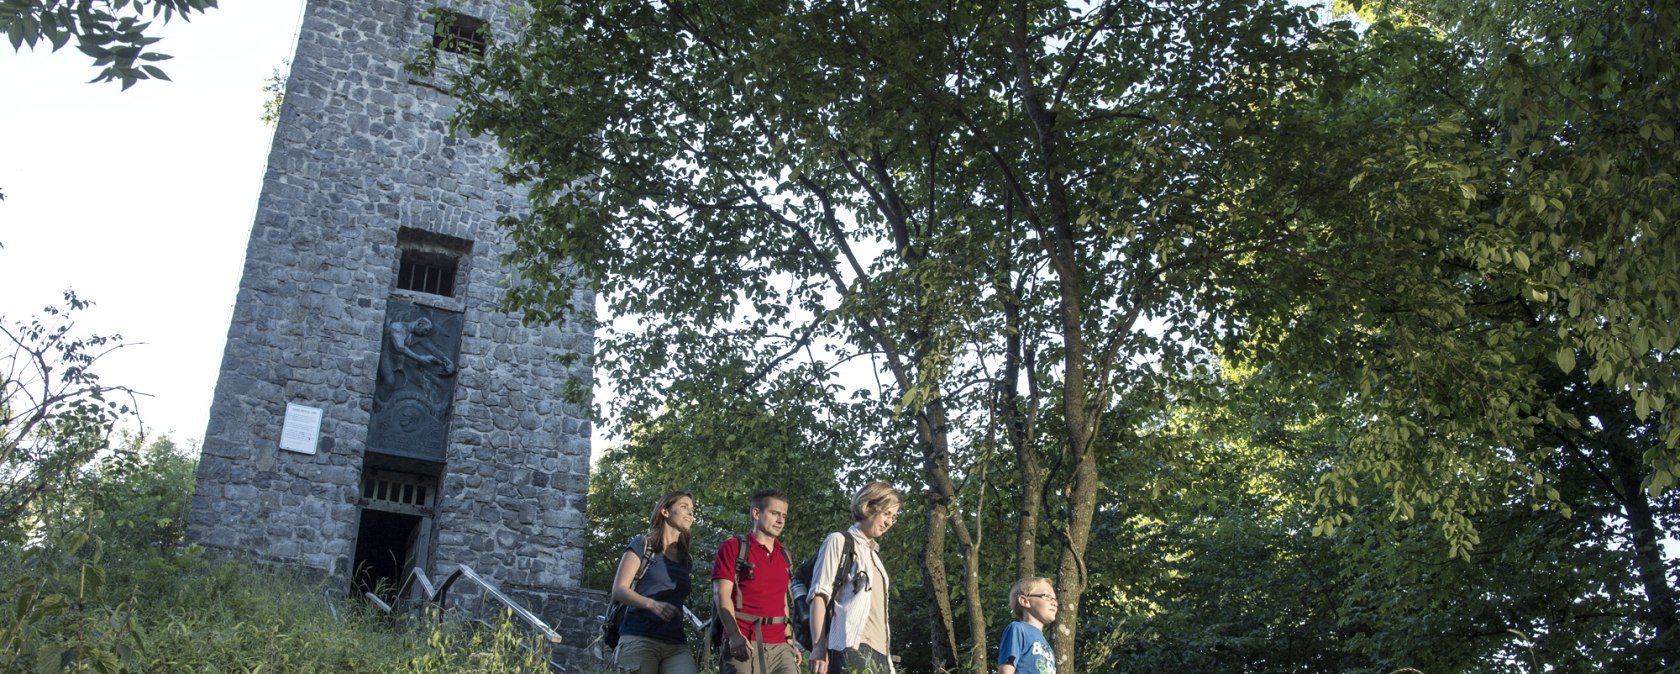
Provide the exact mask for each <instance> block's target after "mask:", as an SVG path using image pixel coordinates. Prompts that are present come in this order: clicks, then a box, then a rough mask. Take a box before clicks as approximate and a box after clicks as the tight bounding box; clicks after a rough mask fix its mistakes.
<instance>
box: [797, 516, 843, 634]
mask: <svg viewBox="0 0 1680 674" xmlns="http://www.w3.org/2000/svg"><path fill="white" fill-rule="evenodd" d="M840 537H841V538H842V539H844V540H845V541H846V547H844V548H842V549H841V551H840V566H839V568H837V569H835V571H834V587H831V588H829V589H828V610H827V611H826V613H827V614H828V615H827V618H828V620H825V621H824V622H823V624H824V625H828V624H829V621H831V620H833V619H834V604H835V602H836V600H838V599H839V598H840V586H841V585H842V584H844V583H845V582H846V577H847V576H849V575H851V574H850V573H849V572H848V571H847V569H849V568H852V567H853V566H856V565H857V550H856V549H855V548H854V547H853V543H852V534H851V532H848V531H842V532H840ZM820 554H822V550H821V549H820V548H819V549H818V550H817V552H816V553H814V554H812V555H811V556H810V557H807V558H805V561H804V562H802V563H801V564H800V565H799V568H798V569H796V570H795V571H794V572H793V582H792V584H791V589H792V591H793V615H791V616H789V617H788V618H789V620H790V621H792V623H793V638H794V639H796V640H798V641H799V647H800V648H803V649H805V652H807V653H809V652H810V651H811V647H812V645H813V644H812V643H811V579H812V578H814V577H815V576H816V575H817V556H818V555H820Z"/></svg>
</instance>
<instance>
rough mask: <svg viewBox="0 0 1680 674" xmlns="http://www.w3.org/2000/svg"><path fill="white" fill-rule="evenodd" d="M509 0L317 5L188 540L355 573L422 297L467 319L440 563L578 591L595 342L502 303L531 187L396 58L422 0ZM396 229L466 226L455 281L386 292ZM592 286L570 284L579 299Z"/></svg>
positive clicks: (230, 345)
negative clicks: (384, 401)
mask: <svg viewBox="0 0 1680 674" xmlns="http://www.w3.org/2000/svg"><path fill="white" fill-rule="evenodd" d="M507 4H510V3H506V2H490V1H477V2H456V3H450V2H447V1H444V2H436V1H434V0H427V1H424V2H412V1H403V0H354V1H351V0H311V1H310V2H309V3H308V8H307V10H306V13H305V16H304V21H303V27H302V31H301V35H300V38H299V43H298V48H297V54H296V56H295V58H294V59H293V61H292V72H291V75H290V78H289V80H288V82H287V89H286V98H285V105H284V108H283V110H282V113H281V118H280V122H279V125H278V129H277V131H276V134H275V138H274V141H273V146H272V148H271V150H270V154H269V161H268V169H267V173H266V176H265V178H264V184H263V191H262V196H261V198H260V201H259V203H258V206H257V213H256V217H255V221H254V223H253V225H252V228H251V239H250V245H249V248H248V249H247V252H246V260H245V268H244V274H243V278H242V280H241V281H240V287H239V293H238V298H237V301H236V302H237V303H236V305H235V308H234V312H233V319H232V322H231V325H230V326H229V328H228V340H227V346H226V350H225V352H224V354H223V359H222V367H221V374H220V379H219V381H218V382H217V386H216V393H215V397H214V400H213V403H212V406H211V412H210V423H209V427H208V428H207V430H206V434H205V439H204V445H203V453H202V458H201V460H200V463H199V475H198V491H197V493H196V494H195V495H194V497H193V503H192V511H191V516H190V519H189V525H188V526H189V535H190V536H191V538H192V539H193V540H196V541H198V542H200V543H202V544H204V545H206V546H208V547H210V548H212V549H213V550H216V551H220V552H222V553H225V554H239V555H246V556H252V557H256V558H258V559H263V560H269V561H276V562H282V563H286V564H290V565H296V566H301V567H303V568H306V569H311V570H315V571H319V572H322V573H325V574H328V575H329V576H332V577H337V578H347V577H348V574H349V573H350V572H351V569H350V565H351V561H352V557H353V555H354V551H355V539H356V535H357V527H358V521H359V519H358V518H359V517H360V510H359V506H358V499H359V498H360V493H359V480H360V476H361V472H362V467H363V465H364V458H365V457H364V447H363V445H364V443H365V441H366V438H367V436H368V424H369V419H370V410H371V399H372V396H373V393H374V385H375V378H376V371H377V368H378V362H379V356H380V349H381V344H382V339H383V332H382V331H383V321H384V319H385V317H386V307H387V303H388V302H389V301H393V300H400V301H412V302H418V303H429V304H430V305H431V306H435V307H437V308H442V309H448V310H452V311H459V312H461V314H462V316H463V318H464V328H463V330H462V334H461V343H460V354H459V367H460V369H459V373H458V375H457V376H458V381H457V382H456V389H455V394H454V402H453V410H452V414H453V416H452V419H453V420H452V423H451V425H450V430H449V434H448V442H447V448H446V450H445V451H446V464H447V465H446V470H445V472H444V475H443V477H442V482H441V489H440V494H439V498H438V504H437V509H436V513H435V516H434V519H433V525H432V532H433V541H432V545H431V555H430V557H431V569H429V571H430V572H431V575H432V576H433V577H434V578H436V577H439V576H441V575H443V574H445V573H448V572H449V571H450V570H452V569H453V568H454V567H455V566H456V565H459V564H466V565H470V566H471V567H473V569H475V570H476V571H478V572H479V573H480V574H482V575H484V576H485V577H486V578H488V579H490V580H492V581H493V582H496V583H498V584H502V585H504V586H509V587H513V588H518V589H520V590H521V591H522V592H523V593H525V594H526V595H527V596H530V597H533V598H535V600H537V601H544V599H543V598H544V597H548V596H550V595H551V594H553V593H564V592H565V591H566V590H569V589H571V588H576V586H577V582H578V577H579V574H580V573H581V569H582V554H583V544H584V543H583V527H584V512H585V497H586V494H587V486H588V471H589V440H590V427H589V423H588V422H587V420H586V418H585V415H584V413H583V411H582V410H580V409H578V408H576V407H575V406H572V405H569V404H565V403H564V402H563V401H562V400H561V398H560V392H561V391H562V389H563V387H564V386H565V384H566V382H568V381H570V380H574V379H580V378H583V379H587V378H588V377H589V376H590V372H589V369H588V366H587V365H586V364H585V363H584V361H583V360H579V361H578V362H577V364H574V365H571V366H564V365H562V364H561V363H560V362H559V361H558V360H557V356H559V355H561V354H563V353H582V354H588V353H590V352H591V350H592V347H593V338H592V336H591V334H589V333H588V332H583V331H579V330H577V329H573V328H568V329H564V330H562V329H558V328H553V327H542V328H535V327H525V326H523V325H521V324H520V321H519V319H518V318H517V317H516V316H513V315H509V314H507V313H504V312H502V311H500V310H499V309H498V303H499V301H500V300H501V297H502V292H503V288H504V287H505V285H506V284H508V283H510V282H512V280H511V279H510V273H509V272H508V271H507V270H506V269H505V268H503V267H502V266H501V264H500V262H499V260H500V256H501V254H502V253H504V252H505V251H506V250H507V248H508V246H509V243H508V242H507V240H506V239H505V237H504V236H503V235H502V234H501V232H500V231H499V229H498V228H497V226H496V224H495V221H496V218H497V217H498V216H501V215H503V214H506V213H509V212H511V211H514V210H517V209H520V208H522V204H523V195H522V194H521V193H520V192H518V191H516V190H513V189H511V188H509V187H507V186H506V185H503V184H502V183H501V182H500V181H499V180H498V179H497V178H496V177H495V176H494V174H493V172H492V168H493V167H495V166H496V165H497V164H498V163H499V156H498V153H497V152H496V150H495V148H494V147H493V145H492V144H490V143H488V142H487V141H484V140H475V139H457V138H451V137H449V135H448V134H447V132H446V120H447V119H448V117H449V115H450V113H451V111H452V106H453V103H454V102H453V100H452V99H451V98H449V97H448V96H447V95H445V94H444V93H442V91H441V90H440V89H439V87H438V86H437V83H435V82H432V81H429V80H428V78H425V77H417V76H414V75H411V74H409V73H407V72H405V71H404V70H403V64H404V62H405V61H406V60H408V59H410V58H411V57H413V56H414V54H415V53H416V50H417V49H420V48H422V47H424V46H427V45H429V44H430V39H431V35H432V33H433V28H432V23H431V21H432V20H431V17H430V16H429V15H428V14H427V12H426V10H427V9H428V8H430V7H432V6H433V5H444V6H453V7H455V8H457V9H458V11H461V12H462V13H464V14H469V15H472V16H477V17H480V18H484V19H488V20H490V22H491V25H492V26H493V27H494V28H495V29H496V30H498V31H501V32H502V33H503V34H505V31H506V25H507V16H506V5H507ZM277 28H278V27H277ZM447 56H448V57H450V58H461V57H456V56H454V55H447ZM405 228H406V229H407V230H410V231H413V230H419V231H422V232H430V233H435V234H441V235H446V236H449V237H455V238H457V239H462V240H466V241H470V242H471V253H470V256H469V258H468V259H465V260H463V262H462V266H461V274H460V277H459V278H458V280H457V286H458V289H457V291H456V293H455V296H454V297H453V298H442V297H431V298H428V297H422V296H420V295H422V294H421V293H414V292H411V291H401V290H396V289H395V278H396V272H397V270H398V264H399V258H400V250H399V246H398V232H399V230H403V229H405ZM593 302H594V300H593V297H591V296H590V295H588V294H587V293H583V292H580V293H579V294H578V295H577V296H576V306H579V307H583V308H584V310H586V311H588V310H592V307H593ZM288 402H290V403H297V404H302V405H308V406H312V407H317V408H321V409H322V410H324V418H323V420H322V424H321V438H320V442H319V451H318V453H316V454H314V455H309V454H300V453H295V452H290V451H284V450H280V449H279V448H278V444H279V439H280V431H281V426H282V421H283V416H284V412H285V408H286V404H287V403H288ZM554 596H560V595H558V594H555V595H554Z"/></svg>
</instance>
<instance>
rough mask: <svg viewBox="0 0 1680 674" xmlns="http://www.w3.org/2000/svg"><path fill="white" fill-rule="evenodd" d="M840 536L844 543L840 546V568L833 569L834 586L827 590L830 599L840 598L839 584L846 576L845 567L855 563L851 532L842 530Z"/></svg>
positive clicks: (842, 582) (855, 554)
mask: <svg viewBox="0 0 1680 674" xmlns="http://www.w3.org/2000/svg"><path fill="white" fill-rule="evenodd" d="M840 538H842V539H844V540H845V541H846V545H845V547H843V548H840V568H838V569H835V570H834V587H833V588H831V589H830V590H829V592H828V596H829V597H830V598H831V599H830V601H838V600H839V599H840V586H841V585H844V584H845V582H846V576H847V575H849V574H848V573H847V571H846V567H847V566H848V565H856V564H857V549H856V548H855V547H853V543H852V532H850V531H842V532H840Z"/></svg>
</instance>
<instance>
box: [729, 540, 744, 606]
mask: <svg viewBox="0 0 1680 674" xmlns="http://www.w3.org/2000/svg"><path fill="white" fill-rule="evenodd" d="M736 540H738V541H740V542H741V545H740V546H739V547H737V548H735V583H734V585H733V591H732V592H731V593H730V594H733V595H735V596H734V597H733V599H734V600H735V611H736V612H740V610H741V559H742V558H745V557H746V556H747V535H746V534H741V535H740V537H738V538H737V539H736Z"/></svg>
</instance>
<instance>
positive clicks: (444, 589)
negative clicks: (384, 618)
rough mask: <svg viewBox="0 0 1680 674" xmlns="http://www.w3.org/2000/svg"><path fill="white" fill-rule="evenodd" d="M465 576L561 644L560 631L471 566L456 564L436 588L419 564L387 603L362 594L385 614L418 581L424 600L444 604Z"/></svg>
mask: <svg viewBox="0 0 1680 674" xmlns="http://www.w3.org/2000/svg"><path fill="white" fill-rule="evenodd" d="M462 578H465V579H467V580H468V581H471V582H473V583H476V584H477V585H478V587H479V588H480V589H481V590H483V591H484V594H485V595H487V596H489V597H490V598H492V599H495V600H496V601H497V602H499V603H501V605H502V606H504V607H507V609H508V610H509V611H511V612H512V613H513V614H514V615H516V616H519V618H520V619H521V620H523V621H525V623H526V624H528V625H530V626H531V627H533V628H535V629H536V630H537V631H538V632H541V633H542V635H543V637H544V638H546V639H548V642H549V643H550V644H558V643H560V633H559V632H556V631H554V628H552V627H549V626H548V624H547V623H545V622H543V621H542V619H541V618H538V617H537V614H535V613H532V612H531V611H530V609H527V608H525V607H524V606H520V605H519V604H518V603H517V602H515V601H514V600H513V599H511V598H509V597H508V596H507V595H505V594H502V591H501V590H500V589H498V588H497V587H496V586H495V585H491V584H490V582H489V581H486V580H484V577H483V576H480V575H478V572H476V571H473V570H472V567H469V566H467V565H465V564H462V565H460V566H457V567H455V571H454V572H452V573H450V574H449V577H448V578H445V579H444V580H443V583H442V584H441V585H438V586H437V589H436V590H433V589H432V581H431V580H429V579H427V578H426V574H424V573H422V572H421V571H420V567H418V566H416V567H413V568H411V569H409V572H408V575H407V576H405V577H404V578H403V582H402V584H401V585H398V586H397V594H396V596H395V597H394V598H393V599H392V603H390V604H387V603H385V600H383V599H380V598H379V596H378V595H376V594H374V593H373V592H371V591H369V592H363V593H362V594H363V596H365V597H367V600H368V601H371V602H373V604H374V605H375V606H378V607H379V609H380V610H381V611H384V612H386V613H395V612H396V610H397V607H400V606H402V605H403V603H404V601H406V600H407V599H408V595H409V593H410V592H412V591H413V589H414V585H415V584H416V583H417V584H419V586H420V589H422V590H424V591H425V598H424V600H423V601H424V602H425V603H429V604H437V605H439V606H442V605H443V603H444V600H445V599H447V598H448V595H449V588H451V587H453V586H454V585H455V581H458V580H460V579H462Z"/></svg>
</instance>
